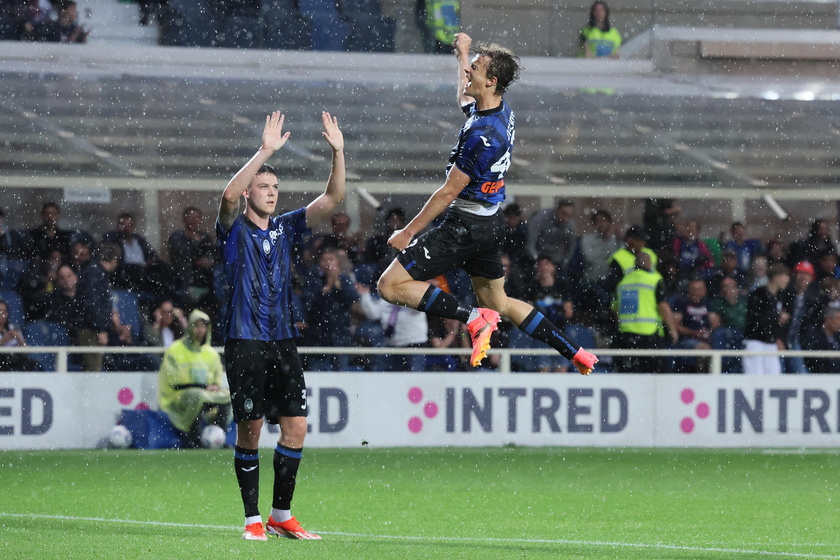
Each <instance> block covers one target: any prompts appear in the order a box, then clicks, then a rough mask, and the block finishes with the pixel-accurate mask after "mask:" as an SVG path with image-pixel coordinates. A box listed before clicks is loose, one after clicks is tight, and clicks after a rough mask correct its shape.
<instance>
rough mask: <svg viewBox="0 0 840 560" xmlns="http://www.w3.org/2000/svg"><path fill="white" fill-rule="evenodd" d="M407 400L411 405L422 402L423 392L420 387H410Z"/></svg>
mask: <svg viewBox="0 0 840 560" xmlns="http://www.w3.org/2000/svg"><path fill="white" fill-rule="evenodd" d="M408 400H410V401H411V402H413V403H419V402H420V401H421V400H423V390H422V389H421V388H420V387H412V388H411V389H409V391H408Z"/></svg>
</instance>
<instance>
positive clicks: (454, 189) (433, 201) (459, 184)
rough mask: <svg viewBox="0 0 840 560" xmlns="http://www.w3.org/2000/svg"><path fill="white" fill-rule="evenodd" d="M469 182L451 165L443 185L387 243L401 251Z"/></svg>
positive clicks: (467, 177)
mask: <svg viewBox="0 0 840 560" xmlns="http://www.w3.org/2000/svg"><path fill="white" fill-rule="evenodd" d="M469 183H470V177H469V175H467V174H466V173H464V172H463V171H461V170H460V169H458V166H457V165H453V166H452V168H451V169H450V170H449V175H447V177H446V182H445V183H444V184H443V186H442V187H440V188H439V189H438V190H436V191H435V192H434V194H432V196H431V197H430V198H429V200H427V201H426V204H424V205H423V208H422V209H421V210H420V212H419V213H418V214H417V215H416V216H415V217H414V219H413V220H411V221H410V222H409V223H408V225H407V226H405V227H404V228H403V229H398V230H397V231H395V232H394V233H392V234H391V237H390V238H389V239H388V245H390V246H391V247H393V248H394V249H396V250H397V251H402V250H403V249H405V248H406V247H408V244H409V243H411V239H412V238H413V237H414V236H415V235H417V234H418V233H420V232H421V231H423V229H424V228H425V227H426V226H427V225H429V224H430V223H432V220H434V219H435V218H437V217H438V216H439V215H440V213H441V212H443V211H444V210H446V208H447V206H449V205H450V204H452V201H453V200H455V198H456V197H457V196H458V194H459V193H460V192H461V191H462V190H464V187H466V186H467V185H468V184H469Z"/></svg>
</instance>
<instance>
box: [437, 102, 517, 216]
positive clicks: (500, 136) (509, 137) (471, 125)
mask: <svg viewBox="0 0 840 560" xmlns="http://www.w3.org/2000/svg"><path fill="white" fill-rule="evenodd" d="M461 110H463V111H464V113H465V114H466V115H467V117H468V118H467V122H466V123H464V126H463V127H462V128H461V132H460V133H459V134H458V144H457V145H456V146H455V148H453V149H452V152H451V153H450V154H449V165H448V166H447V167H446V172H447V173H449V170H450V169H451V168H452V166H453V165H457V166H458V169H460V170H461V171H463V172H464V173H465V174H466V175H468V176H469V178H470V183H469V184H468V185H467V186H466V187H465V188H464V189H463V190H462V191H461V192H460V194H459V195H458V198H463V199H466V200H472V201H476V202H482V203H490V204H500V203H502V202H503V201H504V200H505V173H507V170H508V168H509V167H510V158H511V155H512V153H513V138H514V116H513V111H511V109H510V107H509V106H508V104H507V103H505V101H504V100H502V103H501V105H499V106H498V107H496V108H494V109H488V110H486V111H478V110H476V104H475V103H471V104H469V105H464V106H463V107H462V108H461Z"/></svg>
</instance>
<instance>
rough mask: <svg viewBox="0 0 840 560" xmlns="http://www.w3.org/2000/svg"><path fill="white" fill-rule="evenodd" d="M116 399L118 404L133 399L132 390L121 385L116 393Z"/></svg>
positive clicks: (126, 402)
mask: <svg viewBox="0 0 840 560" xmlns="http://www.w3.org/2000/svg"><path fill="white" fill-rule="evenodd" d="M117 400H118V401H120V404H128V403H130V402H131V401H133V400H134V391H132V390H131V389H130V388H128V387H123V388H122V389H120V391H119V393H117Z"/></svg>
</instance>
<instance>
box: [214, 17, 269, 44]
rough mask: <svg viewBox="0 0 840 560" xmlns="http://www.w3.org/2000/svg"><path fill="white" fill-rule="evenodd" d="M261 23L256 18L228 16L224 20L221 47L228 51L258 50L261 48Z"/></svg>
mask: <svg viewBox="0 0 840 560" xmlns="http://www.w3.org/2000/svg"><path fill="white" fill-rule="evenodd" d="M262 33H263V22H262V21H261V20H260V19H259V18H256V17H246V16H228V17H226V18H225V25H224V31H223V33H222V40H221V46H222V47H225V48H228V49H258V48H260V47H262Z"/></svg>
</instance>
